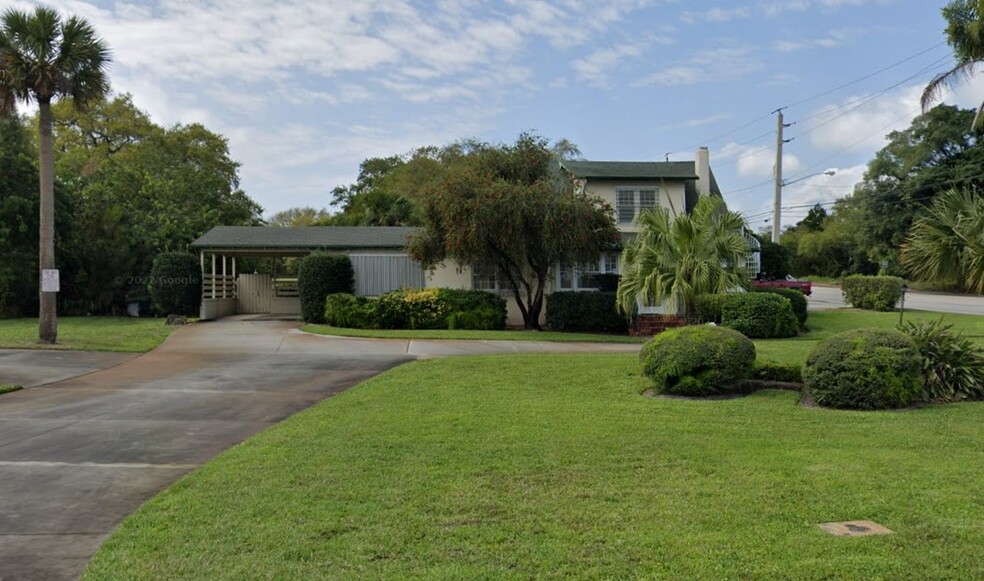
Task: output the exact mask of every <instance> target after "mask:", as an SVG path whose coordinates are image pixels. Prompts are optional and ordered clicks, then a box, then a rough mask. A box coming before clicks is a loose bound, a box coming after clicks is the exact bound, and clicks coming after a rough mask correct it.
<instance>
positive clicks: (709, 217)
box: [618, 197, 751, 317]
mask: <svg viewBox="0 0 984 581" xmlns="http://www.w3.org/2000/svg"><path fill="white" fill-rule="evenodd" d="M639 226H640V227H641V230H640V232H639V235H638V236H636V238H635V239H634V240H632V241H631V242H629V244H628V245H626V247H625V250H623V251H622V278H621V280H620V281H619V284H618V308H619V310H620V311H622V312H623V313H625V314H627V315H629V314H632V313H633V312H634V311H635V308H636V305H637V304H638V303H640V302H641V303H642V304H643V305H654V306H659V305H662V304H669V305H670V306H671V308H675V310H676V312H677V313H678V314H680V315H682V316H684V317H689V316H691V315H692V314H693V312H694V303H695V300H696V298H697V296H698V295H702V294H708V293H711V294H714V293H724V292H727V291H729V290H734V289H736V288H743V287H745V286H747V285H748V272H747V271H746V270H745V257H746V256H747V255H748V253H749V252H751V247H750V245H749V242H748V240H747V238H746V237H745V228H746V226H745V219H744V218H742V216H741V214H739V213H738V212H732V211H730V210H728V208H727V206H726V205H725V203H724V200H722V199H721V198H717V197H702V198H701V199H700V200H699V201H698V202H697V205H696V206H695V207H694V209H693V212H691V213H690V214H680V215H678V216H676V217H671V216H670V212H669V210H668V209H666V208H654V209H652V210H650V211H648V212H645V213H643V214H642V216H640V218H639Z"/></svg>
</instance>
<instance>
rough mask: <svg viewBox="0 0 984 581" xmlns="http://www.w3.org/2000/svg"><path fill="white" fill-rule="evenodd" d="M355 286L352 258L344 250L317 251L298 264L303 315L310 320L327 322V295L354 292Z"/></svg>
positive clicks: (311, 321) (299, 291)
mask: <svg viewBox="0 0 984 581" xmlns="http://www.w3.org/2000/svg"><path fill="white" fill-rule="evenodd" d="M354 289H355V281H354V273H353V270H352V260H351V259H350V258H349V257H348V256H347V255H345V254H326V253H323V252H315V253H314V254H311V255H309V256H306V257H304V258H303V259H302V260H301V261H300V263H298V265H297V292H298V295H299V296H300V299H301V317H303V318H304V320H305V321H307V322H309V323H323V322H325V321H324V316H325V298H326V297H327V296H328V295H330V294H336V293H346V294H352V293H353V291H354Z"/></svg>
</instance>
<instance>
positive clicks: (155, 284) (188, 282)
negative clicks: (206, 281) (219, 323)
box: [147, 252, 202, 316]
mask: <svg viewBox="0 0 984 581" xmlns="http://www.w3.org/2000/svg"><path fill="white" fill-rule="evenodd" d="M147 290H149V291H150V298H151V300H153V302H154V308H155V309H157V310H158V311H159V312H160V313H161V314H162V315H191V316H195V315H198V307H199V306H200V305H201V302H202V271H201V265H200V264H199V262H198V258H197V257H196V256H194V255H192V254H188V253H187V252H165V253H163V254H158V255H157V257H156V258H154V265H153V266H152V267H151V269H150V281H149V283H148V284H147Z"/></svg>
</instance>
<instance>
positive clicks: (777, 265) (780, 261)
mask: <svg viewBox="0 0 984 581" xmlns="http://www.w3.org/2000/svg"><path fill="white" fill-rule="evenodd" d="M755 238H756V239H757V240H758V241H759V253H760V254H759V255H760V257H761V261H762V262H761V267H762V272H765V273H768V274H769V275H771V276H774V277H776V278H783V277H785V276H786V275H787V274H789V273H790V270H791V269H792V263H793V252H792V250H790V249H789V248H788V247H786V246H782V245H780V244H776V243H775V242H773V241H772V240H770V239H769V238H768V237H767V236H762V235H758V234H756V235H755Z"/></svg>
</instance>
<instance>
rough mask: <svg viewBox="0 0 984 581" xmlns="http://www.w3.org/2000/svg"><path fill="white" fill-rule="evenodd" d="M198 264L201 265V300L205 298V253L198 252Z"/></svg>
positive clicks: (202, 251)
mask: <svg viewBox="0 0 984 581" xmlns="http://www.w3.org/2000/svg"><path fill="white" fill-rule="evenodd" d="M198 262H200V263H201V265H202V298H203V299H204V298H205V251H204V250H199V251H198Z"/></svg>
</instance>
